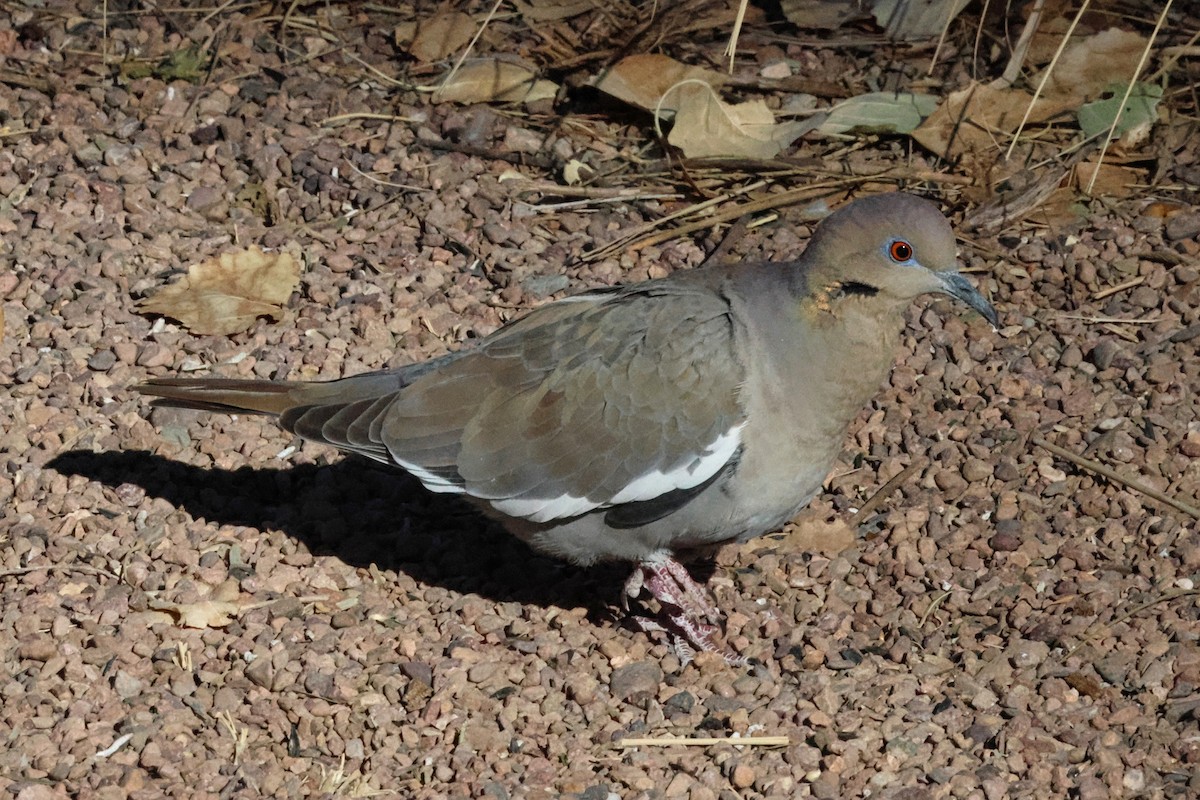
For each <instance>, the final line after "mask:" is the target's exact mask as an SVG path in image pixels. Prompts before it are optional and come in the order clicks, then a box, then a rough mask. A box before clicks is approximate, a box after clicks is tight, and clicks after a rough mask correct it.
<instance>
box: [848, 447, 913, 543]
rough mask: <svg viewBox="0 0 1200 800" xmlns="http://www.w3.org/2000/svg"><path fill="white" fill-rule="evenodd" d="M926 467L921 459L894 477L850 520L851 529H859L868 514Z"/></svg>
mask: <svg viewBox="0 0 1200 800" xmlns="http://www.w3.org/2000/svg"><path fill="white" fill-rule="evenodd" d="M924 465H925V459H923V458H919V459H917V460H916V461H914V462H913V463H911V464H909V465H908V466H907V467H905V468H904V469H902V470H900V471H899V472H897V473H896V474H895V475H893V476H892V477H891V479H890V480H889V481H888V482H887V483H885V484H884V485H883V486H881V487H880V488H879V491H877V492H875V494H873V495H871V499H870V500H868V501H867V502H865V503H863V504H862V508H860V509H858V511H856V512H855V513H854V516H853V517H851V518H850V527H851V528H854V527H857V526H858V525H859V524H860V523H861V522H862V521H863V520H864V519H866V517H867V514H870V513H872V512H873V511H875V509H876V508H878V507H879V506H880V505H881V504H882V503H883V501H884V500H886V499H887V498H888V497H889V496H890V495H891V494H892V492H894V491H896V487H898V486H899V485H900V484H902V483H904V482H905V481H906V480H908V479H909V478H911V477H912V474H913V473H914V472H916V471H917V470H919V469H920V468H921V467H923V466H924Z"/></svg>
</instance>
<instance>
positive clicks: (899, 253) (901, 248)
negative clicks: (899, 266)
mask: <svg viewBox="0 0 1200 800" xmlns="http://www.w3.org/2000/svg"><path fill="white" fill-rule="evenodd" d="M888 255H889V256H891V257H892V260H893V261H896V262H898V263H904V262H905V261H908V260H909V259H910V258H912V256H913V249H912V245H911V244H909V243H908V242H906V241H904V240H903V239H897V240H896V241H894V242H892V243H891V244H890V245H888Z"/></svg>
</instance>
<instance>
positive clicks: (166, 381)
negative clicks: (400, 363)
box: [133, 370, 411, 417]
mask: <svg viewBox="0 0 1200 800" xmlns="http://www.w3.org/2000/svg"><path fill="white" fill-rule="evenodd" d="M410 380H411V377H410V376H409V373H408V372H407V371H405V370H392V371H380V372H367V373H363V374H362V375H354V376H353V377H349V378H342V379H340V380H335V381H323V382H321V381H318V382H307V381H263V380H252V379H251V380H241V379H237V378H151V379H150V380H148V381H146V382H144V383H139V384H137V385H136V386H134V387H133V388H134V389H135V390H137V391H139V392H141V393H142V394H147V395H150V396H151V397H154V398H157V399H156V400H155V401H154V403H155V405H164V406H173V407H175V408H194V409H198V410H200V411H223V412H225V413H226V414H238V413H240V414H247V413H249V414H271V415H274V416H276V417H278V416H280V415H282V414H283V413H284V412H285V411H287V410H288V409H291V408H296V407H299V406H324V405H344V404H346V403H353V402H355V401H358V400H368V399H371V398H375V397H382V396H383V395H385V394H390V393H392V392H395V391H397V390H398V389H401V388H403V387H404V386H405V385H406V384H407V383H409V382H410Z"/></svg>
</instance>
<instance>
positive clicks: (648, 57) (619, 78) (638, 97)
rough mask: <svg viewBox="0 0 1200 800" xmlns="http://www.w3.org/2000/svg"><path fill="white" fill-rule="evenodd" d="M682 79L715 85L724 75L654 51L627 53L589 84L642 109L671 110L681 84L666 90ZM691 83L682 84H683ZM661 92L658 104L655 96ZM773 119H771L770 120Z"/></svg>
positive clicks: (678, 97)
mask: <svg viewBox="0 0 1200 800" xmlns="http://www.w3.org/2000/svg"><path fill="white" fill-rule="evenodd" d="M686 80H698V81H701V82H703V83H705V84H707V85H708V86H711V87H713V88H716V87H718V86H721V85H723V84H724V83H725V80H726V78H725V76H724V75H722V74H721V73H719V72H713V71H712V70H709V69H704V68H702V67H693V66H689V65H687V64H683V63H680V62H678V61H676V60H675V59H673V58H671V57H670V56H663V55H658V54H654V53H647V54H643V55H632V56H627V57H625V58H623V59H621V60H620V61H618V62H617V63H616V64H614V65H613V66H612V67H611V68H609V69H608V70H607V71H606V72H604V73H602V74H601V75H599V76H598V77H597V78H595V79H593V81H592V85H594V86H595V87H596V88H597V89H599V90H600V91H602V92H604V93H605V94H608V95H612V96H613V97H615V98H617V99H618V100H623V101H624V102H626V103H629V104H630V105H634V106H637V107H638V108H643V109H645V110H646V111H654V110H655V109H658V110H659V111H666V112H673V111H675V110H676V109H677V108H679V104H680V103H681V102H682V100H683V97H682V92H683V88H684V87H680V88H678V89H675V90H674V91H672V92H670V94H667V92H668V90H670V89H671V88H672V87H673V86H675V85H676V84H678V83H680V82H681V81H686ZM688 85H694V84H685V86H688ZM664 94H667V97H666V98H664V99H663V101H662V105H661V106H660V105H659V98H661V97H662V96H663V95H664ZM772 121H774V120H772Z"/></svg>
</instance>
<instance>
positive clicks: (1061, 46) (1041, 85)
mask: <svg viewBox="0 0 1200 800" xmlns="http://www.w3.org/2000/svg"><path fill="white" fill-rule="evenodd" d="M1090 5H1091V0H1083V2H1082V3H1081V4H1080V5H1079V10H1078V11H1077V12H1075V17H1074V18H1073V19H1072V20H1071V24H1070V25H1069V26H1068V27H1067V32H1066V33H1064V34H1063V37H1062V41H1061V42H1059V43H1058V49H1057V50H1055V51H1054V57H1053V58H1051V59H1050V63H1049V64H1047V65H1046V70H1045V71H1044V72H1043V73H1042V79H1041V80H1040V81H1038V85H1037V89H1035V90H1034V92H1033V97H1031V98H1029V105H1027V106H1026V107H1025V115H1024V116H1023V117H1021V124H1020V125H1018V126H1017V129H1016V130H1015V131H1013V135H1012V141H1010V142H1009V143H1008V149H1007V150H1005V151H1004V160H1005V161H1008V159H1009V158H1011V157H1012V153H1013V150H1014V149H1015V148H1016V146H1017V141H1018V140H1020V138H1021V131H1023V130H1024V129H1025V123H1027V122H1029V115H1030V114H1032V113H1033V107H1034V106H1035V105H1036V104H1037V101H1038V98H1040V97H1041V96H1042V91H1043V90H1044V89H1045V88H1046V83H1047V82H1048V81H1049V80H1050V74H1051V73H1052V72H1054V66H1055V64H1057V63H1058V59H1059V58H1060V57H1062V52H1063V50H1065V49H1066V48H1067V44H1068V43H1069V42H1070V41H1071V34H1073V33H1074V32H1075V26H1077V25H1078V24H1079V20H1081V19H1083V15H1084V13H1085V12H1087V10H1088V6H1090Z"/></svg>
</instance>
